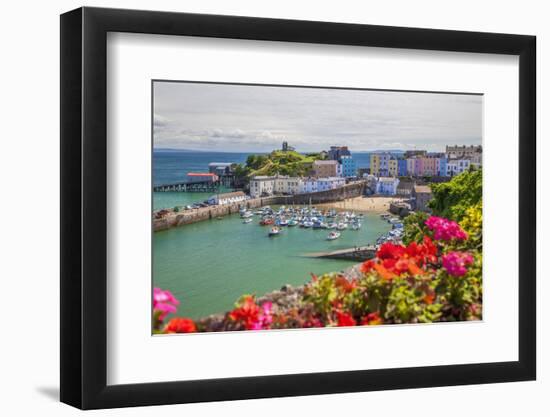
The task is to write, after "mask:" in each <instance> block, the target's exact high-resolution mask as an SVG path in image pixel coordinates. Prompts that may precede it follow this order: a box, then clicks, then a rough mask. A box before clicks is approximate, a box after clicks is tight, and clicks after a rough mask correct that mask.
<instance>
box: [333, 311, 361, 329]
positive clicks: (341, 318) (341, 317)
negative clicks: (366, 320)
mask: <svg viewBox="0 0 550 417" xmlns="http://www.w3.org/2000/svg"><path fill="white" fill-rule="evenodd" d="M336 317H337V318H338V327H345V326H355V325H356V324H357V323H356V322H355V319H354V318H353V316H352V315H351V314H349V313H343V312H341V311H337V312H336Z"/></svg>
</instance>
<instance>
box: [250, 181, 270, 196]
mask: <svg viewBox="0 0 550 417" xmlns="http://www.w3.org/2000/svg"><path fill="white" fill-rule="evenodd" d="M274 192H275V177H268V176H265V175H258V176H256V177H254V178H252V179H251V180H250V196H251V197H252V198H257V197H261V196H266V195H273V193H274Z"/></svg>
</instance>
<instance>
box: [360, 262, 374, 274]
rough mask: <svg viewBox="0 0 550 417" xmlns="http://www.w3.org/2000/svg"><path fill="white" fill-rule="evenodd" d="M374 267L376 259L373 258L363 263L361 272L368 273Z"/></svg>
mask: <svg viewBox="0 0 550 417" xmlns="http://www.w3.org/2000/svg"><path fill="white" fill-rule="evenodd" d="M373 267H374V261H373V260H372V259H371V260H369V261H365V262H363V263H362V264H361V268H360V269H361V272H362V273H363V274H368V273H369V272H370V271H372V268H373Z"/></svg>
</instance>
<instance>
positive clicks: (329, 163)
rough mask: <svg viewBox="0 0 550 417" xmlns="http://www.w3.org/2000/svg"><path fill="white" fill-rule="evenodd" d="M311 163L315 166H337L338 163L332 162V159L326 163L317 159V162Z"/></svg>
mask: <svg viewBox="0 0 550 417" xmlns="http://www.w3.org/2000/svg"><path fill="white" fill-rule="evenodd" d="M313 163H314V164H315V165H334V164H337V163H338V161H334V160H332V159H330V160H328V161H323V160H320V159H318V160H316V161H313Z"/></svg>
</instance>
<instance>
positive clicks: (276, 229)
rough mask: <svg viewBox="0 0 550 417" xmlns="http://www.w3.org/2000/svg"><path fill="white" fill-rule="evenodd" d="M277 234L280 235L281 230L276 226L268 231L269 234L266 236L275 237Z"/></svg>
mask: <svg viewBox="0 0 550 417" xmlns="http://www.w3.org/2000/svg"><path fill="white" fill-rule="evenodd" d="M279 233H281V229H279V228H278V227H277V226H275V227H272V228H271V229H270V230H269V233H268V236H270V237H271V236H277V235H279Z"/></svg>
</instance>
